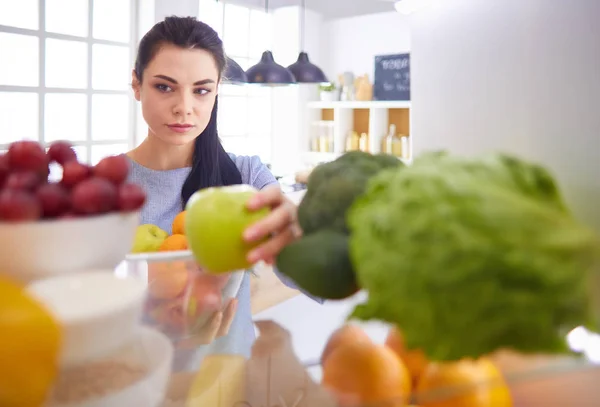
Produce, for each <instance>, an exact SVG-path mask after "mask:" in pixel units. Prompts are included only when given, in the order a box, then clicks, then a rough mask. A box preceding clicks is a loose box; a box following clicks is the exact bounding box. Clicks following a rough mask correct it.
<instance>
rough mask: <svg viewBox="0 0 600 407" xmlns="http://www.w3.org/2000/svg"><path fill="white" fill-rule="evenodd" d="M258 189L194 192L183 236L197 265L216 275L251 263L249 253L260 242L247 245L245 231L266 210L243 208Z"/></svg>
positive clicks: (228, 187) (267, 210) (187, 211)
mask: <svg viewBox="0 0 600 407" xmlns="http://www.w3.org/2000/svg"><path fill="white" fill-rule="evenodd" d="M257 192H258V190H257V189H256V188H253V187H251V186H248V185H230V186H224V187H213V188H205V189H202V190H200V191H197V192H196V193H194V195H192V196H191V198H190V200H189V201H188V203H187V205H186V216H185V233H186V235H187V238H188V245H189V247H190V249H191V251H192V253H193V254H194V257H195V258H196V261H197V262H198V264H199V265H200V266H201V267H203V268H205V269H206V271H207V272H209V273H214V274H219V273H227V272H231V271H236V270H243V269H246V268H248V267H250V266H252V264H250V263H248V261H247V260H246V257H247V255H248V252H249V251H250V250H252V249H253V248H255V247H256V246H258V245H259V244H261V243H262V242H263V241H258V242H252V243H248V242H246V241H245V240H244V238H243V233H244V230H245V229H246V228H247V227H248V226H250V225H251V224H253V223H255V222H257V221H259V220H260V219H263V218H264V217H265V216H267V215H268V214H269V212H270V209H269V208H261V209H259V210H256V211H251V210H249V209H248V208H247V207H246V204H247V202H248V200H249V199H250V197H252V196H253V195H254V194H256V193H257Z"/></svg>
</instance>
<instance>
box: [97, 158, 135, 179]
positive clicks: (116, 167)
mask: <svg viewBox="0 0 600 407" xmlns="http://www.w3.org/2000/svg"><path fill="white" fill-rule="evenodd" d="M128 174H129V161H128V159H127V156H125V155H124V154H122V155H113V156H110V157H104V158H103V159H102V160H100V161H99V162H98V164H96V166H95V167H94V175H95V176H97V177H100V178H104V179H107V180H109V181H111V182H112V183H114V184H116V185H120V184H122V183H123V182H125V180H126V179H127V175H128Z"/></svg>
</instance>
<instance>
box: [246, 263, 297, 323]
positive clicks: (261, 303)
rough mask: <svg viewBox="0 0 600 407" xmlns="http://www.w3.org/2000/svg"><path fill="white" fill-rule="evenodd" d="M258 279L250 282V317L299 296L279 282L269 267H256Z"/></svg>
mask: <svg viewBox="0 0 600 407" xmlns="http://www.w3.org/2000/svg"><path fill="white" fill-rule="evenodd" d="M256 273H257V274H258V277H255V276H252V277H251V280H250V304H251V307H252V315H255V314H257V313H259V312H261V311H264V310H266V309H267V308H271V307H273V306H275V305H277V304H280V303H282V302H284V301H286V300H289V299H290V298H293V297H295V296H296V295H298V294H300V292H299V291H298V290H294V289H292V288H289V287H288V286H286V285H285V284H283V283H282V282H281V280H280V279H279V278H278V277H277V275H276V274H275V273H274V272H273V268H272V267H270V266H262V267H256Z"/></svg>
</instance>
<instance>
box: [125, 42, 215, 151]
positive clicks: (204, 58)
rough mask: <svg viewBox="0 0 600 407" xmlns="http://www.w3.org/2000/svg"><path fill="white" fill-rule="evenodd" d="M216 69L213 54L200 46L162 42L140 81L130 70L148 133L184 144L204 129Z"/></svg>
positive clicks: (172, 142) (208, 116)
mask: <svg viewBox="0 0 600 407" xmlns="http://www.w3.org/2000/svg"><path fill="white" fill-rule="evenodd" d="M218 82H219V69H218V67H217V64H216V63H215V59H214V58H213V56H212V55H211V54H210V53H209V52H208V51H205V50H202V49H183V48H180V47H177V46H174V45H164V46H162V47H161V48H160V49H159V51H158V52H157V53H156V55H155V56H154V58H153V59H152V61H150V63H149V64H148V66H147V67H146V69H145V70H144V73H143V79H142V83H140V82H139V81H138V78H137V77H136V75H135V72H134V73H133V80H132V87H133V91H134V94H135V98H136V99H137V100H138V101H139V102H141V103H142V114H143V116H144V120H145V121H146V123H147V124H148V128H149V136H154V137H157V138H158V139H160V140H161V141H163V142H165V143H168V144H173V145H184V144H187V143H189V142H191V141H193V140H194V139H195V138H196V137H197V136H198V135H199V134H200V133H202V132H203V131H204V129H205V128H206V126H207V125H208V122H209V120H210V115H211V112H212V109H213V106H214V104H215V97H216V96H217V90H218Z"/></svg>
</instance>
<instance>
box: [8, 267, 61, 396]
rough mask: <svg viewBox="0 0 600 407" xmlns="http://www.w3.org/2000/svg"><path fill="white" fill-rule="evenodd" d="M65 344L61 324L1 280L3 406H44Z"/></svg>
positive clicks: (31, 299)
mask: <svg viewBox="0 0 600 407" xmlns="http://www.w3.org/2000/svg"><path fill="white" fill-rule="evenodd" d="M61 344H62V331H61V327H60V324H59V322H58V321H56V320H55V319H54V317H52V315H51V314H50V313H49V312H48V311H47V310H46V309H45V308H44V307H43V306H42V305H41V304H40V303H38V302H37V301H35V300H34V299H33V298H31V297H30V296H29V295H27V292H26V291H25V290H24V289H23V288H22V287H21V286H19V285H18V284H15V283H13V282H11V281H8V280H5V279H1V278H0V366H2V369H0V406H11V407H39V406H41V405H43V404H44V401H45V400H46V398H47V397H48V393H49V391H50V389H51V387H52V385H53V383H54V381H55V380H56V377H57V375H58V358H59V353H60V347H61Z"/></svg>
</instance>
